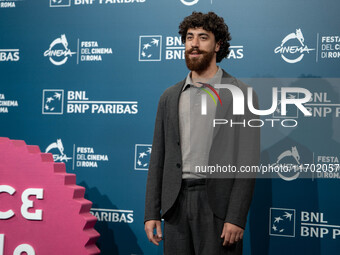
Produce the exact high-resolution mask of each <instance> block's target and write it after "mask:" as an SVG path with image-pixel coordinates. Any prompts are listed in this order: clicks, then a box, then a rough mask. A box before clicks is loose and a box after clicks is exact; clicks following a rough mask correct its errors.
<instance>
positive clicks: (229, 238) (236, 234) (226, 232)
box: [221, 222, 244, 246]
mask: <svg viewBox="0 0 340 255" xmlns="http://www.w3.org/2000/svg"><path fill="white" fill-rule="evenodd" d="M243 232H244V230H243V228H240V227H239V226H236V225H234V224H231V223H228V222H226V223H224V226H223V230H222V235H221V238H224V241H223V246H226V245H232V244H234V243H235V242H238V241H240V240H241V239H242V238H243Z"/></svg>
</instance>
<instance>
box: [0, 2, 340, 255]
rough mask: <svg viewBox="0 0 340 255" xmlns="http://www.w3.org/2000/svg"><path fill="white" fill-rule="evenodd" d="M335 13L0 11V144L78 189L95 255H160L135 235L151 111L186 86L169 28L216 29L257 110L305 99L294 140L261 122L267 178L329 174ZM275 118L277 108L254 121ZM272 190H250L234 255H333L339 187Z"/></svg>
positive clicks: (269, 186)
mask: <svg viewBox="0 0 340 255" xmlns="http://www.w3.org/2000/svg"><path fill="white" fill-rule="evenodd" d="M339 8H340V3H339V2H338V1H336V0H323V1H321V0H309V1H305V0H300V1H293V0H287V1H269V0H258V1H250V0H244V1H234V0H172V1H169V0H168V1H165V0H157V1H156V0H45V1H42V0H22V1H10V0H0V29H1V30H0V31H1V33H0V34H1V40H0V72H1V73H0V86H1V87H0V118H1V125H0V136H2V137H9V138H11V139H21V140H25V141H26V143H27V144H33V145H39V146H40V149H41V151H42V152H49V153H52V154H53V157H54V160H55V161H56V162H64V163H65V164H66V169H67V172H69V173H75V174H76V175H77V184H78V185H81V186H83V187H85V188H86V193H85V198H87V199H89V200H91V201H92V202H93V208H92V209H91V212H92V214H94V215H95V216H96V217H97V218H98V222H97V223H96V226H95V228H96V230H97V231H98V232H99V233H100V234H101V237H100V239H99V240H98V246H99V247H100V249H101V252H102V253H101V254H148V255H149V254H150V255H152V254H162V245H161V246H159V247H156V246H154V245H152V244H151V243H150V242H149V241H148V240H147V238H146V236H145V233H144V225H143V216H144V196H145V186H146V177H147V170H148V162H149V159H150V152H151V150H152V148H151V144H152V138H153V128H154V121H155V115H156V110H157V104H158V99H159V97H160V95H161V94H162V93H163V91H164V90H165V89H166V88H167V87H169V86H171V85H173V84H175V83H177V82H178V81H180V80H182V79H184V77H185V76H186V75H187V74H188V70H187V68H186V65H185V61H184V45H183V44H182V43H181V41H180V37H179V34H178V25H179V23H180V22H181V21H182V19H183V18H184V17H185V16H188V15H190V14H191V13H192V11H202V12H208V11H214V12H216V13H217V14H218V15H220V16H222V17H223V18H224V20H225V22H226V23H227V24H228V26H229V28H230V33H231V36H232V41H231V53H230V55H229V57H228V58H227V59H225V60H223V61H222V63H220V66H221V67H222V68H224V69H225V70H226V71H227V72H229V73H230V74H232V75H233V76H235V77H237V78H240V79H241V80H244V81H245V82H246V83H248V84H249V85H251V86H253V87H254V89H255V91H256V92H257V94H258V96H259V100H260V106H261V109H268V108H270V105H271V103H272V87H278V88H279V92H278V94H279V96H280V88H281V87H301V88H306V89H308V90H309V91H310V92H312V100H311V101H310V102H308V104H305V107H307V109H308V110H309V111H310V112H311V113H312V116H311V117H304V116H303V114H302V113H301V111H299V110H297V108H295V109H294V108H293V109H289V108H288V111H287V117H286V118H288V117H289V118H290V119H294V120H296V121H297V122H298V125H297V126H296V127H285V126H284V123H283V124H282V122H280V121H275V125H274V127H272V126H271V125H272V124H271V123H272V122H269V121H265V124H264V126H263V127H262V130H261V135H262V137H261V140H262V144H261V163H262V164H263V165H273V164H277V163H284V164H292V165H300V164H313V163H314V164H320V165H324V164H325V165H329V164H339V156H340V155H339V148H340V147H339V144H340V131H339V129H340V121H339V115H340V102H339V93H340V91H339V88H340V84H339V80H338V78H339V67H340V39H339V36H340V34H339V31H340V30H339V22H340V18H339V15H338V10H339ZM289 96H290V98H298V97H299V94H298V93H296V94H294V93H291V94H289ZM279 98H280V97H279ZM278 106H280V101H279V103H278ZM282 118H283V117H282V116H281V115H280V108H279V107H278V109H277V110H276V111H275V112H274V113H272V114H271V115H270V116H263V117H262V119H263V120H265V119H280V120H281V119H282ZM282 120H283V119H282ZM276 177H278V178H274V179H259V180H258V181H257V185H256V189H255V194H254V199H253V203H252V206H251V209H250V213H249V219H248V224H247V228H246V231H245V241H244V254H254V255H263V254H275V255H281V254H282V255H283V254H325V255H326V254H327V255H329V254H337V253H338V251H339V248H340V242H339V240H340V219H339V216H338V215H339V211H340V203H339V195H338V190H339V173H334V172H333V173H330V172H325V173H324V172H322V171H321V172H320V173H314V174H313V177H312V178H310V179H303V178H299V176H298V175H297V176H293V177H292V176H290V177H292V178H291V179H293V180H289V177H287V176H281V177H279V176H276ZM0 184H1V176H0ZM55 234H56V235H58V233H55ZM75 238H76V237H75Z"/></svg>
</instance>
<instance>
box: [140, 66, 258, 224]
mask: <svg viewBox="0 0 340 255" xmlns="http://www.w3.org/2000/svg"><path fill="white" fill-rule="evenodd" d="M184 83H185V79H184V80H183V81H181V82H179V83H177V84H176V85H174V86H172V87H169V88H168V89H166V91H165V92H164V93H163V95H162V96H161V98H160V100H159V104H158V110H157V116H156V123H155V131H154V138H153V144H152V153H151V159H150V164H149V172H148V178H147V186H146V199H145V218H144V221H147V220H152V219H157V220H160V219H161V218H162V217H163V218H166V213H167V212H168V211H169V209H170V208H171V207H172V205H173V204H174V203H175V201H176V198H177V196H178V194H179V191H180V188H181V182H182V155H181V148H180V133H179V118H178V103H179V97H180V94H181V90H182V87H183V85H184ZM221 83H222V84H233V85H236V86H238V87H239V88H240V89H241V90H242V91H243V94H244V96H245V107H244V109H245V115H233V111H232V109H233V104H232V100H233V98H232V94H231V92H230V91H229V90H227V89H220V90H219V95H220V97H221V100H222V104H223V106H222V107H221V105H218V107H217V109H216V116H215V118H216V119H227V120H230V119H232V120H233V121H235V122H236V121H238V122H241V121H242V120H243V119H246V120H249V119H257V118H258V116H256V115H253V114H252V113H250V111H249V110H248V107H247V103H246V102H247V96H246V95H247V88H248V86H247V85H246V84H244V83H242V82H241V81H239V80H237V79H235V78H234V77H232V76H230V75H229V74H228V73H226V72H225V71H224V70H223V77H222V82H221ZM253 101H254V106H255V108H256V109H258V103H257V96H256V94H255V93H253ZM208 114H209V113H208ZM221 148H222V149H221ZM259 157H260V129H259V128H254V127H248V126H246V127H243V126H242V125H234V126H233V127H230V126H226V125H217V126H216V127H215V128H214V133H213V141H212V146H211V149H210V154H209V165H216V164H219V165H220V166H223V165H225V166H228V165H229V164H230V165H233V166H236V167H237V169H239V167H240V166H247V165H258V163H259ZM229 177H230V176H229ZM237 177H238V176H237V175H234V178H213V179H212V178H208V179H207V185H206V191H207V195H208V199H209V204H210V207H211V209H212V211H213V212H214V214H215V215H216V216H217V217H218V218H220V219H222V220H224V221H225V222H230V223H232V224H235V225H238V226H240V227H242V228H245V224H246V219H247V214H248V210H249V206H250V203H251V199H252V194H253V190H254V185H255V178H247V179H246V178H237Z"/></svg>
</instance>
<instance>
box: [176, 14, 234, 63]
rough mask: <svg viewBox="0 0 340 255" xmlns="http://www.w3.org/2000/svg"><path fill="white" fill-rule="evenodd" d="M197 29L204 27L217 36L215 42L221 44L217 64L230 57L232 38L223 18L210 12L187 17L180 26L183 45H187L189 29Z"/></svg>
mask: <svg viewBox="0 0 340 255" xmlns="http://www.w3.org/2000/svg"><path fill="white" fill-rule="evenodd" d="M196 27H202V28H203V29H204V30H207V31H210V32H212V33H213V34H214V35H215V41H216V42H220V50H219V51H218V52H217V54H216V62H217V63H219V62H221V61H222V59H223V58H225V57H227V56H228V54H229V52H230V50H229V46H230V43H229V41H230V40H231V36H230V33H229V28H228V26H227V24H225V23H224V19H223V18H222V17H219V16H217V15H216V14H215V13H214V12H208V13H207V14H203V13H202V12H192V14H191V15H190V16H188V17H185V18H184V20H183V21H182V22H181V24H179V31H178V33H179V34H180V35H181V37H182V43H185V38H186V35H187V31H188V29H189V28H196Z"/></svg>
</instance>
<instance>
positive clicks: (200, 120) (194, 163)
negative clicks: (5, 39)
mask: <svg viewBox="0 0 340 255" xmlns="http://www.w3.org/2000/svg"><path fill="white" fill-rule="evenodd" d="M179 29H180V30H179V33H180V34H181V36H182V41H183V43H184V44H185V60H186V64H187V67H188V69H189V70H191V72H190V73H189V74H188V76H187V78H186V79H185V80H183V81H181V82H179V83H177V84H176V85H174V86H172V87H170V88H168V89H167V90H166V91H165V92H164V93H163V95H162V96H161V98H160V100H159V104H158V110H157V116H156V123H155V131H154V139H153V145H152V154H151V159H150V164H149V172H148V180H147V188H146V202H145V231H146V234H147V237H148V239H149V241H150V242H152V243H154V244H155V245H158V244H159V242H160V241H161V240H162V239H163V240H164V254H166V255H174V254H183V255H190V254H202V255H214V254H242V238H243V231H244V228H245V223H246V218H247V213H248V209H249V206H250V202H251V199H252V193H253V189H254V183H255V180H254V179H251V178H241V177H242V176H240V175H238V174H235V173H234V174H232V178H231V176H230V174H229V175H216V176H215V175H210V174H209V173H208V174H207V173H206V171H205V172H204V171H197V170H200V169H204V166H205V167H207V166H216V165H219V166H228V165H229V166H233V167H235V168H236V169H240V167H241V166H247V165H248V166H249V165H257V164H258V161H259V137H260V136H259V128H252V127H250V126H248V125H244V124H242V123H246V122H247V120H250V119H257V116H255V115H253V114H252V113H251V112H250V111H249V109H248V108H247V107H246V106H245V107H244V108H245V113H244V115H243V116H239V115H237V116H235V115H233V103H232V95H231V93H230V91H229V90H227V89H217V90H218V94H217V93H216V95H215V97H217V95H219V97H220V98H219V99H218V100H216V101H218V102H219V103H220V104H218V106H217V107H216V106H215V104H214V102H213V99H212V98H209V97H208V99H207V100H206V101H205V102H206V106H205V107H206V108H205V110H206V114H204V113H203V112H202V111H203V107H201V100H202V99H201V98H202V93H205V92H207V91H208V89H211V88H212V86H214V85H215V84H231V85H234V86H237V87H238V88H239V89H241V90H242V91H243V94H244V95H245V102H247V97H246V95H247V88H248V86H247V85H245V84H243V83H242V82H240V81H238V80H236V79H235V78H234V77H232V76H230V75H229V74H227V73H226V72H225V71H224V70H222V69H221V68H219V67H218V66H217V65H216V63H217V62H220V61H221V60H222V59H223V58H225V57H226V56H227V55H228V53H229V46H230V44H229V42H228V41H230V40H231V37H230V34H229V32H228V26H227V25H226V24H225V23H224V20H223V18H221V17H219V16H217V15H216V14H215V13H213V12H209V13H207V14H203V13H200V12H193V13H192V15H190V16H188V17H186V18H185V19H184V20H183V21H182V23H181V24H180V26H179ZM213 90H214V88H212V90H211V91H213ZM216 92H217V91H216ZM209 99H210V100H209ZM253 102H254V106H255V107H256V108H257V109H258V107H257V97H256V95H255V93H253ZM222 105H223V106H222ZM202 113H203V114H202ZM214 119H224V120H230V121H233V122H234V123H239V124H238V125H232V126H223V127H221V125H218V126H216V127H214V125H213V123H214V122H213V121H214ZM205 169H206V168H205ZM212 177H213V178H212ZM243 177H244V176H243ZM161 218H164V237H163V235H162V231H161ZM154 231H156V234H155V233H154Z"/></svg>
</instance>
